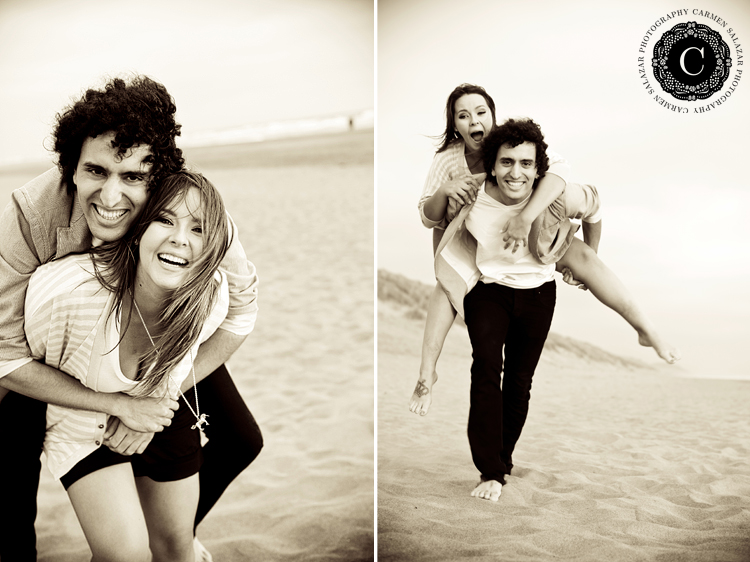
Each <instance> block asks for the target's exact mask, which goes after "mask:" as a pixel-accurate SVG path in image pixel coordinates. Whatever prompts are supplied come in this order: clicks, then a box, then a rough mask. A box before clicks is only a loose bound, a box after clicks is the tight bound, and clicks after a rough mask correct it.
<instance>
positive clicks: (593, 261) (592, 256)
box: [558, 238, 602, 276]
mask: <svg viewBox="0 0 750 562" xmlns="http://www.w3.org/2000/svg"><path fill="white" fill-rule="evenodd" d="M575 240H576V243H574V244H571V246H570V248H569V249H568V251H567V252H565V255H564V256H563V258H562V259H561V260H560V261H559V262H558V265H559V266H561V268H562V267H569V268H570V269H571V270H572V271H573V273H574V275H576V276H584V275H585V274H586V272H589V271H593V270H595V269H596V268H598V267H599V266H600V265H602V260H601V259H600V258H599V256H598V255H597V253H596V252H595V251H594V250H593V248H591V246H589V245H588V244H586V243H584V242H581V241H580V240H578V239H577V238H576V239H575ZM561 268H560V269H561Z"/></svg>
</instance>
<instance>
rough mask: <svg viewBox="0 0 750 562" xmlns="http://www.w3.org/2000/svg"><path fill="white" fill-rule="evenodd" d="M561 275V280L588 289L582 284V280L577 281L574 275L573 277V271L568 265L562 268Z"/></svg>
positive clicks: (583, 289) (584, 289)
mask: <svg viewBox="0 0 750 562" xmlns="http://www.w3.org/2000/svg"><path fill="white" fill-rule="evenodd" d="M561 273H562V276H563V281H565V282H566V283H567V284H568V285H573V286H574V287H578V288H579V289H581V290H582V291H588V290H589V289H588V287H587V286H586V285H584V284H583V281H579V280H578V279H576V278H575V277H573V271H572V270H571V269H570V268H569V267H563V268H562V272H561Z"/></svg>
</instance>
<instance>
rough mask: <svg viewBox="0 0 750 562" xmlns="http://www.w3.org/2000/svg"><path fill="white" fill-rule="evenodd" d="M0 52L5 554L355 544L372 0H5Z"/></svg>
mask: <svg viewBox="0 0 750 562" xmlns="http://www.w3.org/2000/svg"><path fill="white" fill-rule="evenodd" d="M0 52H1V53H2V54H0V68H2V71H3V72H2V73H3V76H4V80H3V86H2V88H1V89H0V97H1V98H2V101H0V123H1V124H2V127H1V131H2V133H0V142H2V153H1V154H0V166H1V167H0V194H1V195H2V198H3V209H4V211H3V215H2V219H1V220H0V240H1V242H0V300H2V306H0V363H2V366H0V375H2V378H0V385H1V386H2V390H0V398H2V401H0V424H2V426H3V436H4V446H3V448H2V452H1V453H0V459H2V460H1V461H0V480H2V482H3V487H4V491H3V493H2V498H3V499H2V509H0V513H2V515H0V518H1V519H0V560H2V562H13V561H20V560H39V561H48V562H53V561H55V562H57V561H69V562H73V561H83V560H122V561H127V562H133V561H137V560H143V561H151V560H153V561H157V560H163V561H167V560H168V561H177V560H184V561H191V562H192V561H194V560H195V561H210V560H216V561H217V562H218V561H219V560H224V561H230V560H235V561H238V562H239V561H245V560H279V561H280V560H295V561H297V560H346V561H350V560H373V558H374V427H373V412H374V390H373V389H374V353H373V346H374V297H373V295H374V266H373V264H374V249H373V248H374V236H373V232H374V224H373V217H374V197H373V190H374V166H373V162H374V107H375V105H374V104H375V100H374V95H373V92H374V63H373V61H374V6H373V3H372V2H367V1H354V2H349V1H340V0H330V1H329V0H326V1H323V2H306V1H296V0H290V1H288V2H279V3H275V2H274V3H269V2H260V1H259V2H238V1H233V0H220V1H218V2H212V3H203V2H174V1H167V2H142V1H135V2H131V3H127V4H112V3H101V2H93V1H80V2H53V1H47V0H34V1H31V2H27V1H18V2H14V1H8V2H2V3H0ZM352 405H356V407H352ZM40 455H41V463H40Z"/></svg>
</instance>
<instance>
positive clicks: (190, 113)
mask: <svg viewBox="0 0 750 562" xmlns="http://www.w3.org/2000/svg"><path fill="white" fill-rule="evenodd" d="M373 38H374V9H373V0H314V1H313V0H278V1H274V0H211V1H210V2H209V1H205V0H158V1H155V0H128V1H127V2H102V1H98V0H2V1H0V76H2V87H0V132H1V133H0V163H4V162H6V163H7V162H9V161H13V160H16V159H21V158H33V157H35V156H39V155H41V157H42V158H44V157H45V156H46V152H45V151H44V149H43V147H42V141H43V140H44V138H46V137H47V136H48V135H49V132H50V129H51V127H52V124H53V123H54V117H55V113H56V112H58V111H60V110H61V109H62V108H63V107H64V106H65V105H67V104H68V103H69V102H70V100H71V99H72V98H78V97H79V96H80V94H81V93H82V92H83V91H84V90H85V89H86V88H89V87H92V86H93V87H95V86H100V85H101V84H102V83H103V77H108V76H117V75H121V74H122V73H131V74H132V73H140V74H147V75H149V76H151V77H152V78H154V79H156V80H158V81H159V82H161V83H163V84H164V85H165V86H166V87H167V89H168V90H169V92H170V93H171V94H172V96H173V97H174V98H175V101H176V103H177V111H178V113H177V115H178V121H179V122H181V123H182V125H183V134H185V135H188V134H190V133H191V132H204V131H211V130H216V129H227V128H233V127H237V126H241V125H248V124H255V123H265V122H269V121H286V120H293V119H304V118H310V117H326V116H332V115H338V114H341V113H344V114H349V113H356V112H359V111H362V110H367V109H372V108H373V107H374V79H373V61H374V47H373Z"/></svg>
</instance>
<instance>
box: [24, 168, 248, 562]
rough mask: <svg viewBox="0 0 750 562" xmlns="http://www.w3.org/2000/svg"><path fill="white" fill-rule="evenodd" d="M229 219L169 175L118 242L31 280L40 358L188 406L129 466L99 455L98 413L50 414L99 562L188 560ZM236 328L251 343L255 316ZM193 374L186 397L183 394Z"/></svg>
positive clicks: (202, 191) (200, 181) (222, 303)
mask: <svg viewBox="0 0 750 562" xmlns="http://www.w3.org/2000/svg"><path fill="white" fill-rule="evenodd" d="M92 208H94V206H92ZM229 221H230V219H229V216H228V214H227V213H226V210H225V209H224V205H223V202H222V200H221V197H220V195H219V193H218V191H217V190H216V189H215V187H214V186H213V185H212V184H211V183H210V182H208V181H207V180H206V179H205V178H203V176H201V175H199V174H195V173H192V172H188V171H183V172H180V173H178V174H174V175H172V176H169V177H167V178H166V179H165V181H164V182H163V185H162V186H161V188H160V189H159V191H158V192H157V194H155V195H154V197H153V198H152V201H151V204H150V205H149V207H148V209H147V210H146V211H145V213H144V216H143V220H140V221H138V222H137V223H136V224H134V226H133V227H132V228H131V229H130V230H129V232H128V233H127V234H126V236H125V237H124V238H123V239H121V240H119V241H115V242H110V243H104V244H102V245H100V246H97V247H94V248H92V249H91V252H90V254H89V255H75V256H70V257H67V258H63V259H61V260H56V261H54V262H51V263H49V264H46V265H44V266H42V267H40V268H39V269H38V270H37V271H36V272H35V273H34V274H33V276H32V278H31V281H30V282H29V288H28V293H27V301H26V309H25V312H26V335H27V340H28V342H29V346H30V348H31V351H32V354H33V356H34V357H35V358H40V359H42V358H43V359H46V360H47V361H51V362H53V364H56V365H59V366H60V369H61V370H63V371H64V372H66V373H67V374H69V375H70V376H73V377H75V378H77V379H78V380H80V381H81V382H82V383H83V384H84V385H86V386H88V387H90V388H94V389H95V390H98V391H104V392H125V393H127V394H130V395H133V396H151V397H157V398H167V399H179V398H182V400H183V401H184V402H185V405H186V406H187V408H180V409H179V410H178V412H177V414H176V415H175V417H174V420H173V422H172V424H171V425H170V426H169V427H168V428H166V429H165V430H164V431H163V432H162V433H160V434H159V435H158V436H157V437H155V438H153V441H152V440H151V438H152V437H153V434H151V435H148V437H147V438H144V439H143V440H142V441H141V442H140V444H139V445H138V451H137V452H138V453H140V454H138V455H135V456H132V457H131V456H124V455H121V454H118V453H115V452H112V451H111V450H110V449H108V448H106V447H102V446H101V445H102V441H103V436H104V433H105V426H106V424H107V416H106V415H105V414H102V413H97V412H89V411H81V410H73V409H70V408H65V407H61V406H55V405H50V406H49V409H48V415H49V419H51V420H52V423H51V424H50V426H49V429H48V431H47V437H46V439H45V446H44V449H45V453H46V454H47V457H48V465H49V468H50V470H51V471H52V473H53V475H55V476H56V477H59V478H60V479H61V481H62V483H63V485H64V486H65V488H66V490H67V491H68V494H69V496H70V500H71V503H72V504H73V507H74V508H75V511H76V513H77V514H78V517H79V521H80V523H81V526H82V528H83V531H84V534H85V535H86V538H87V540H88V542H89V546H90V547H91V550H92V552H93V554H94V558H95V559H99V558H100V557H101V558H106V559H113V560H140V559H144V560H145V559H149V557H150V555H151V553H153V554H154V556H155V558H156V559H169V560H183V559H187V557H188V554H192V551H193V525H194V522H195V515H196V510H197V506H198V497H199V485H198V470H199V469H200V467H201V464H202V461H203V452H202V450H201V439H200V431H193V430H194V429H196V428H197V429H199V430H202V425H203V424H204V423H206V414H205V412H203V413H201V410H200V402H199V397H198V390H197V386H196V385H197V383H196V380H195V371H194V369H193V361H194V358H195V356H196V354H197V351H198V347H199V346H200V345H201V343H203V342H205V341H206V340H207V339H208V338H209V337H211V335H212V334H213V333H214V332H215V331H216V330H217V328H218V327H219V326H220V325H221V326H222V328H223V329H229V328H231V326H227V325H226V324H224V323H223V322H224V320H225V319H226V316H227V311H228V307H229V292H228V282H227V278H226V275H225V274H224V273H222V272H220V271H219V264H220V262H221V261H222V259H223V258H224V256H225V255H226V253H227V251H228V248H229V245H230V238H231V234H230V230H229ZM102 288H104V289H105V290H104V291H102ZM134 311H135V313H134ZM61 316H62V317H61ZM53 317H54V322H53V321H52V320H53ZM236 320H237V322H233V323H232V325H233V326H234V328H231V329H234V330H235V332H236V333H237V334H238V335H242V334H246V333H247V332H249V330H250V329H251V328H252V324H253V322H254V315H253V314H247V315H245V317H244V318H243V317H239V318H237V319H236ZM73 327H74V328H73ZM59 342H63V343H62V344H60V343H59ZM81 350H85V351H81ZM191 373H192V383H193V389H192V392H191V393H190V398H187V397H186V396H185V395H183V394H182V392H181V390H180V387H181V385H182V384H183V382H184V381H185V380H186V379H188V377H190V375H191ZM149 442H150V443H149ZM112 529H117V530H118V533H117V536H116V537H115V538H114V539H113V537H112V535H111V530H112ZM113 556H114V557H113Z"/></svg>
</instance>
